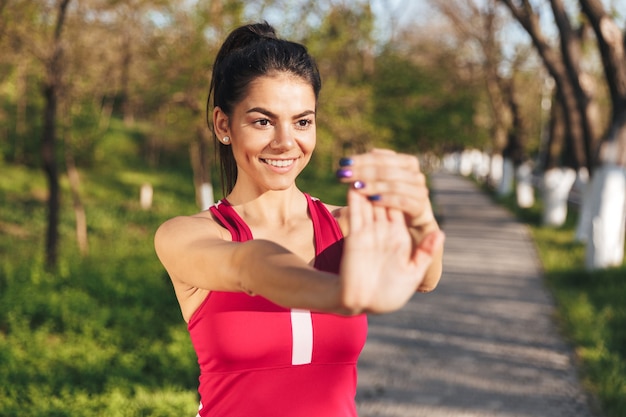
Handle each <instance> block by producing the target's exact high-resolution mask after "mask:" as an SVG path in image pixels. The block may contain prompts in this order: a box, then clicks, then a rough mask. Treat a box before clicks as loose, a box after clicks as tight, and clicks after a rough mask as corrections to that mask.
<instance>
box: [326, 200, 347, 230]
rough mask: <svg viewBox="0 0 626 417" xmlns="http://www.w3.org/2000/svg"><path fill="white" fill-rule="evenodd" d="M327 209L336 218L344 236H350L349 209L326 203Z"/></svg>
mask: <svg viewBox="0 0 626 417" xmlns="http://www.w3.org/2000/svg"><path fill="white" fill-rule="evenodd" d="M324 206H326V209H327V210H328V211H329V212H330V214H332V216H333V217H334V218H335V220H336V221H337V223H338V224H339V227H340V228H341V232H342V233H343V235H344V236H347V235H348V215H347V214H348V207H344V206H334V205H331V204H326V203H324Z"/></svg>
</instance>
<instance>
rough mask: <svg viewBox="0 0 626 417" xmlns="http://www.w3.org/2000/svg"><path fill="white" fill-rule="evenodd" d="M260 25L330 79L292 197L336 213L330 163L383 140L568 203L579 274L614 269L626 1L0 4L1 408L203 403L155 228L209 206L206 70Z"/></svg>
mask: <svg viewBox="0 0 626 417" xmlns="http://www.w3.org/2000/svg"><path fill="white" fill-rule="evenodd" d="M260 20H266V21H268V22H269V23H271V24H272V25H274V26H275V27H276V28H277V30H278V32H279V35H280V36H281V37H284V38H288V39H291V40H295V41H298V42H301V43H304V44H305V45H306V46H307V47H308V48H309V51H310V52H311V54H312V55H313V56H314V57H316V59H317V62H318V65H319V67H320V71H321V73H322V80H323V88H322V92H321V96H320V101H319V110H318V122H317V125H318V144H317V149H316V153H315V155H314V158H313V160H312V161H311V164H310V166H309V167H308V168H307V170H306V171H305V172H304V173H303V175H302V177H301V178H300V180H299V181H300V183H299V185H301V187H302V188H303V189H304V190H306V191H307V192H309V193H311V194H313V195H316V196H318V197H320V198H322V199H324V200H325V201H327V202H328V203H333V204H342V203H343V202H344V194H345V189H344V188H343V187H341V186H340V185H338V184H335V181H334V180H333V176H334V169H335V168H334V167H335V165H336V162H337V160H338V159H339V157H341V156H342V155H345V154H350V153H355V152H361V151H364V150H366V149H370V148H372V147H389V148H392V149H396V150H399V151H402V152H408V153H414V154H418V155H419V156H420V158H421V160H422V164H423V167H424V169H425V170H426V171H427V172H431V171H433V170H437V169H446V170H448V171H452V172H455V173H458V174H460V175H465V176H472V177H473V178H474V179H475V180H477V181H478V182H480V183H481V184H484V185H485V186H486V187H488V188H489V189H491V190H492V191H493V192H494V193H496V194H497V195H499V196H501V197H507V196H513V197H512V198H513V200H512V201H513V203H512V204H513V205H514V206H515V207H517V208H521V209H526V208H531V207H535V208H536V207H537V204H539V205H540V206H539V209H538V210H539V211H540V213H541V214H540V220H538V221H539V223H541V224H543V225H544V226H549V227H551V228H559V227H563V226H564V225H566V223H567V222H568V219H570V220H569V221H571V217H568V216H571V215H570V214H569V213H568V209H571V207H572V206H574V207H576V213H577V217H576V220H575V221H574V223H575V225H574V226H573V229H572V230H573V232H572V235H571V236H570V238H571V240H572V241H574V242H578V243H579V244H580V246H579V247H578V248H579V249H577V250H579V252H580V253H581V259H583V261H581V262H583V263H581V265H580V269H581V270H585V271H596V270H606V269H607V268H615V267H618V268H619V267H621V266H622V264H623V257H624V256H623V255H624V206H625V201H626V197H625V193H626V185H625V184H626V181H625V180H624V178H625V171H624V166H625V165H626V58H625V55H624V49H626V45H625V36H624V31H625V26H626V24H625V22H626V0H533V1H530V0H517V1H514V0H498V1H496V0H428V1H409V0H370V1H366V0H352V1H348V0H343V1H342V0H321V1H315V2H313V1H298V0H274V1H272V0H265V1H262V0H248V1H228V0H195V1H194V0H130V1H117V0H49V1H43V0H0V173H1V174H0V415H2V416H33V415H46V416H82V417H89V416H98V415H109V416H153V417H156V416H171V415H194V413H195V410H196V408H197V399H196V394H195V389H196V383H197V366H196V362H195V361H196V358H195V355H194V354H193V351H192V350H191V346H190V344H189V340H188V336H187V333H186V329H185V327H184V323H183V321H182V318H181V317H180V313H179V311H178V306H177V304H176V300H175V299H174V294H173V291H172V289H171V284H170V283H169V280H168V277H167V276H166V274H165V272H164V271H163V270H162V268H161V266H160V264H159V263H158V261H157V259H156V256H155V255H154V251H153V249H152V237H153V234H154V231H155V230H156V228H157V227H158V225H159V224H160V223H162V222H163V221H164V220H166V219H167V218H169V217H172V216H175V215H181V214H192V213H194V212H197V211H198V210H200V209H204V208H206V207H208V205H210V204H212V203H213V202H214V201H215V200H217V199H219V198H221V197H222V191H221V183H220V177H219V172H218V170H217V160H216V158H215V148H214V143H213V139H212V134H211V131H210V130H209V128H208V127H207V123H206V100H207V97H206V96H207V92H208V84H209V80H210V76H211V67H212V63H213V59H214V56H215V54H216V51H217V48H218V47H219V45H220V44H221V42H222V41H223V39H224V37H225V36H226V34H227V33H228V32H229V31H230V30H231V29H233V28H234V27H236V26H238V25H240V24H242V23H248V22H252V21H260ZM537 200H539V201H537ZM594 219H596V220H594ZM598 219H599V220H598ZM619 314H624V315H626V313H624V311H623V308H622V310H620V313H619ZM618 337H619V340H621V342H620V343H622V344H623V345H626V334H624V330H622V331H621V333H619V336H618ZM623 345H620V346H623ZM618 356H619V355H618ZM622 356H623V355H622ZM620 361H621V362H619V363H620V365H619V366H621V371H620V372H622V373H620V374H619V375H618V376H617V377H616V378H617V379H618V381H619V382H618V383H616V384H617V385H615V384H613V385H612V387H615V386H617V388H616V389H617V392H618V393H621V394H620V395H622V396H626V385H625V383H624V381H623V375H624V374H626V365H625V362H624V361H623V360H622V359H621V358H620ZM622 401H625V400H622ZM616 415H617V414H616ZM622 415H623V414H622Z"/></svg>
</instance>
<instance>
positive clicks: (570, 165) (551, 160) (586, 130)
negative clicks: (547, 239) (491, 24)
mask: <svg viewBox="0 0 626 417" xmlns="http://www.w3.org/2000/svg"><path fill="white" fill-rule="evenodd" d="M501 1H502V3H504V4H505V5H506V7H508V9H509V10H510V12H511V14H512V15H513V16H514V17H515V19H516V20H517V21H518V22H519V23H520V24H521V25H522V27H523V28H524V29H525V30H526V32H527V33H528V34H529V36H530V38H531V40H532V43H533V45H534V46H535V49H536V50H537V52H538V54H539V56H540V57H541V59H542V61H543V63H544V65H545V67H546V69H547V71H548V73H549V74H550V76H551V77H552V78H553V80H554V82H555V86H556V98H557V103H556V106H554V107H553V108H554V110H555V112H553V115H556V116H557V117H562V119H563V123H562V124H561V123H560V121H559V120H557V119H554V118H553V119H552V120H551V126H552V127H553V129H551V132H552V133H557V132H559V130H558V129H557V127H558V126H563V139H564V146H559V144H558V142H557V141H558V140H559V139H560V137H559V136H554V135H551V136H550V137H549V140H550V144H549V146H547V150H548V151H549V153H548V154H547V157H546V158H544V159H543V161H544V166H543V169H544V172H543V199H544V216H543V218H544V224H547V225H551V226H560V225H562V224H563V223H564V222H565V218H566V213H567V196H568V195H569V192H570V188H571V186H572V185H573V183H574V180H575V177H576V171H579V170H581V169H584V170H586V172H591V171H592V168H593V166H592V158H591V154H592V152H591V149H592V147H593V143H594V142H595V140H596V139H595V137H594V132H596V131H597V129H595V128H594V126H593V125H594V123H595V121H594V120H592V119H591V117H590V116H591V115H592V114H593V113H592V112H591V111H590V110H589V109H590V107H591V105H592V95H591V94H590V92H589V91H588V90H586V89H585V88H584V85H583V80H585V79H588V76H587V74H586V73H585V72H584V71H583V67H582V65H581V58H582V49H583V48H582V39H583V38H582V35H583V34H584V33H585V31H584V28H577V29H575V28H573V27H572V25H571V23H570V20H569V17H568V15H567V13H566V11H565V7H564V4H563V2H562V1H561V0H550V6H551V9H552V13H553V16H554V19H555V24H556V26H557V28H558V33H559V40H560V48H559V49H557V48H556V47H555V46H552V45H551V43H550V42H549V40H548V38H547V37H546V36H545V35H544V32H543V31H542V29H541V26H540V19H539V18H540V16H539V13H538V12H537V11H536V10H535V9H534V8H533V6H532V5H531V3H530V1H529V0H521V1H520V3H521V4H519V5H517V4H515V2H514V1H513V0H501ZM551 151H560V153H559V154H555V153H552V152H551ZM575 170H576V171H575Z"/></svg>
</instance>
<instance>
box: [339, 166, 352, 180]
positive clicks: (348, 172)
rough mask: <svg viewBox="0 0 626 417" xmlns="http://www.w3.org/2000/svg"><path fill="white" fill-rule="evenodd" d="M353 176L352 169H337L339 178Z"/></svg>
mask: <svg viewBox="0 0 626 417" xmlns="http://www.w3.org/2000/svg"><path fill="white" fill-rule="evenodd" d="M351 176H352V170H351V169H345V168H342V169H340V170H338V171H337V178H350V177H351Z"/></svg>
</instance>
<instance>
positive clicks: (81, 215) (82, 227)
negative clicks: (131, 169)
mask: <svg viewBox="0 0 626 417" xmlns="http://www.w3.org/2000/svg"><path fill="white" fill-rule="evenodd" d="M65 166H66V168H67V177H68V179H69V183H70V190H71V192H72V206H73V207H74V216H75V219H76V242H77V243H78V250H79V251H80V254H81V255H83V256H86V255H88V254H89V240H88V238H87V214H86V213H85V206H84V205H83V202H82V200H81V198H80V175H79V174H78V170H77V169H76V164H75V163H74V156H73V155H72V151H71V150H70V146H66V147H65Z"/></svg>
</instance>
